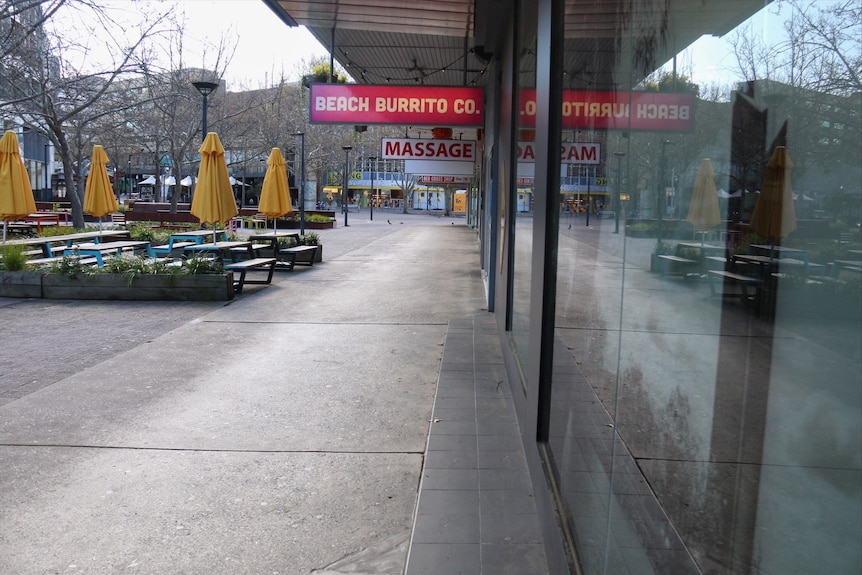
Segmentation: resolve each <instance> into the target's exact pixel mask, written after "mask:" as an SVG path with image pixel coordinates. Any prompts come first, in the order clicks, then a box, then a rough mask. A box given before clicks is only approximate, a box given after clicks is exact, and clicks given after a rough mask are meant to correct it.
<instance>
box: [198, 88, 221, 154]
mask: <svg viewBox="0 0 862 575" xmlns="http://www.w3.org/2000/svg"><path fill="white" fill-rule="evenodd" d="M192 86H194V87H195V88H197V89H198V92H200V93H201V96H203V97H204V107H203V133H202V134H201V142H203V141H204V140H205V139H206V137H207V96H209V95H210V94H212V93H213V92H215V91H216V88H218V84H217V83H215V82H192Z"/></svg>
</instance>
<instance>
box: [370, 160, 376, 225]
mask: <svg viewBox="0 0 862 575" xmlns="http://www.w3.org/2000/svg"><path fill="white" fill-rule="evenodd" d="M368 159H369V160H371V204H370V205H371V221H372V222H373V221H374V172H376V171H377V156H369V157H368Z"/></svg>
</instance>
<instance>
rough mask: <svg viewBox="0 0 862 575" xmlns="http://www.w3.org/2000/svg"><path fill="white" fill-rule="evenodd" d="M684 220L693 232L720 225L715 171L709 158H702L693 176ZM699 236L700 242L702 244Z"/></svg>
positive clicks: (701, 237) (701, 238)
mask: <svg viewBox="0 0 862 575" xmlns="http://www.w3.org/2000/svg"><path fill="white" fill-rule="evenodd" d="M686 220H687V221H688V222H689V223H690V224H691V225H692V226H694V228H695V230H699V231H703V232H705V231H707V230H709V229H710V228H714V227H715V226H717V225H718V224H720V223H721V213H720V211H719V209H718V192H717V191H716V189H715V170H713V168H712V162H710V161H709V158H704V159H703V160H702V161H701V162H700V166H698V168H697V174H695V176H694V189H693V190H692V194H691V205H690V206H689V207H688V216H687V217H686ZM704 235H705V234H701V236H700V242H701V244H702V243H703V237H704Z"/></svg>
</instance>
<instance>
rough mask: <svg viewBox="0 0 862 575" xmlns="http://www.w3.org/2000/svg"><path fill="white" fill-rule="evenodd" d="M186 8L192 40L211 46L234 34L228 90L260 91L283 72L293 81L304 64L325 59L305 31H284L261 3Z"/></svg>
mask: <svg viewBox="0 0 862 575" xmlns="http://www.w3.org/2000/svg"><path fill="white" fill-rule="evenodd" d="M184 7H185V11H186V14H187V15H188V16H189V26H188V27H189V35H191V36H196V37H198V38H199V39H204V38H207V37H208V38H209V40H210V42H212V43H215V42H217V41H218V37H219V34H220V33H221V32H222V31H223V30H225V31H226V30H230V29H234V30H236V34H237V35H238V44H237V49H236V54H235V55H234V57H233V60H231V63H230V66H229V67H228V69H227V73H226V74H225V79H226V80H227V82H228V89H230V90H235V89H239V88H240V84H241V83H244V84H245V85H246V86H247V87H254V88H256V87H259V86H263V85H264V81H265V80H270V81H271V80H272V78H273V75H275V78H276V80H277V79H278V78H280V76H281V73H282V70H283V71H284V74H285V76H286V77H288V78H291V79H294V80H297V79H299V73H298V72H297V70H298V68H297V65H298V63H299V62H300V61H301V60H302V59H305V60H308V59H309V58H311V57H312V56H326V55H327V51H326V50H325V49H324V48H323V46H321V45H320V44H319V43H318V42H317V41H316V40H315V39H314V38H313V37H312V36H311V34H309V33H308V31H307V30H305V28H290V27H288V26H287V25H286V24H285V23H284V22H282V21H281V20H279V19H278V17H277V16H276V15H275V13H273V12H272V10H270V9H269V8H267V7H266V5H264V3H263V2H261V1H260V0H185V1H184ZM188 61H189V62H192V61H193V60H192V59H189V60H188Z"/></svg>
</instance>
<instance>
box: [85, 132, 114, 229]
mask: <svg viewBox="0 0 862 575" xmlns="http://www.w3.org/2000/svg"><path fill="white" fill-rule="evenodd" d="M109 161H110V160H108V154H106V153H105V148H103V147H102V146H100V145H99V144H96V145H95V146H93V159H92V162H91V163H90V173H89V174H87V188H86V189H85V190H84V211H85V212H87V213H88V214H90V215H91V216H96V217H97V218H99V232H101V231H102V217H103V216H106V215H108V214H110V213H112V212H116V211H117V208H118V207H119V206H118V205H117V198H116V197H114V189H113V188H112V187H111V178H110V177H109V176H108V166H107V164H108V162H109Z"/></svg>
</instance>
